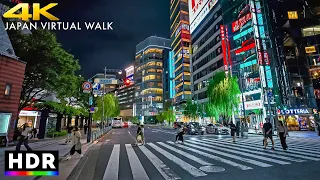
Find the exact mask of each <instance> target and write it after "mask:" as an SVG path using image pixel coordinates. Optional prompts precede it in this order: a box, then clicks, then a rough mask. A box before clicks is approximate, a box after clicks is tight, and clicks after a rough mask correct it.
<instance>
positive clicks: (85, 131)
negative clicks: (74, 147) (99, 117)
mask: <svg viewBox="0 0 320 180" xmlns="http://www.w3.org/2000/svg"><path fill="white" fill-rule="evenodd" d="M87 129H88V125H87V123H84V126H83V131H84V134H87Z"/></svg>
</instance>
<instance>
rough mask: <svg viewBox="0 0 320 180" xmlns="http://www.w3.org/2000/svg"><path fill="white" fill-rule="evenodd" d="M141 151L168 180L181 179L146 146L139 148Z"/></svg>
mask: <svg viewBox="0 0 320 180" xmlns="http://www.w3.org/2000/svg"><path fill="white" fill-rule="evenodd" d="M139 148H140V150H141V151H142V152H143V153H144V155H146V156H147V158H148V159H149V160H150V162H151V163H152V164H153V165H154V167H155V168H156V169H157V170H158V171H159V172H160V174H161V175H162V176H163V178H164V179H166V180H176V179H181V178H180V177H179V176H178V175H176V174H175V173H174V172H173V171H172V170H171V169H170V168H169V167H168V166H167V165H166V164H164V163H163V162H162V161H161V160H160V159H159V158H158V157H157V156H155V155H154V154H153V153H152V152H151V151H150V150H149V149H147V148H146V147H145V146H139Z"/></svg>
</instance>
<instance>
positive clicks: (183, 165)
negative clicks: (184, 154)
mask: <svg viewBox="0 0 320 180" xmlns="http://www.w3.org/2000/svg"><path fill="white" fill-rule="evenodd" d="M147 144H148V145H149V146H151V147H152V148H153V149H155V150H156V151H158V152H159V153H161V154H162V155H163V156H165V157H166V158H168V159H170V160H171V161H172V162H174V163H175V164H177V165H178V166H180V167H181V168H182V169H184V170H186V171H187V172H188V173H190V174H191V175H192V176H194V177H200V176H206V175H207V174H206V173H204V172H202V171H201V170H199V169H197V168H196V167H194V166H192V165H190V164H189V163H187V162H185V161H183V160H182V159H180V158H178V157H176V156H174V155H172V154H171V153H169V152H167V151H165V150H164V149H162V148H160V147H158V146H157V145H155V144H153V143H147Z"/></svg>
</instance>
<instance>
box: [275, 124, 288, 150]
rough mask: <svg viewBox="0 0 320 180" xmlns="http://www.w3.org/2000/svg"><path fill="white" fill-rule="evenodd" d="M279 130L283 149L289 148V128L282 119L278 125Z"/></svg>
mask: <svg viewBox="0 0 320 180" xmlns="http://www.w3.org/2000/svg"><path fill="white" fill-rule="evenodd" d="M277 132H278V137H279V138H280V142H281V146H282V148H283V150H287V148H288V146H287V143H286V135H287V129H286V127H285V126H284V125H283V122H282V121H279V124H278V126H277Z"/></svg>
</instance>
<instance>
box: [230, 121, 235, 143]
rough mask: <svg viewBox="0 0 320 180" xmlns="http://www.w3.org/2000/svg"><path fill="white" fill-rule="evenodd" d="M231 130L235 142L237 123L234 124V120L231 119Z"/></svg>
mask: <svg viewBox="0 0 320 180" xmlns="http://www.w3.org/2000/svg"><path fill="white" fill-rule="evenodd" d="M230 130H231V137H232V139H233V142H236V131H237V127H236V125H235V124H233V122H232V121H230Z"/></svg>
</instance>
